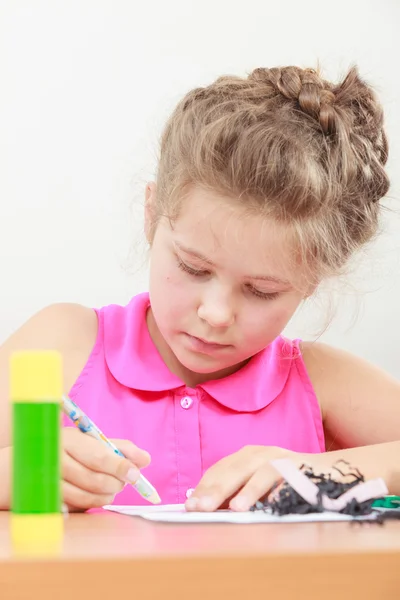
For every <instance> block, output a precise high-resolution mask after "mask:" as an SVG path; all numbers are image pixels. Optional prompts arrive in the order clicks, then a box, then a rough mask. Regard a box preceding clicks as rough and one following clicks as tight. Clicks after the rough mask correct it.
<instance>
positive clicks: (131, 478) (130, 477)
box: [125, 467, 140, 483]
mask: <svg viewBox="0 0 400 600" xmlns="http://www.w3.org/2000/svg"><path fill="white" fill-rule="evenodd" d="M139 475H140V472H139V469H136V468H135V467H131V468H130V469H129V471H128V472H127V474H126V478H125V481H127V482H128V483H136V482H137V480H138V479H139Z"/></svg>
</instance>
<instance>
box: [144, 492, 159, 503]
mask: <svg viewBox="0 0 400 600" xmlns="http://www.w3.org/2000/svg"><path fill="white" fill-rule="evenodd" d="M147 500H148V501H149V502H151V503H152V504H161V498H160V496H159V495H158V494H157V492H154V493H153V494H152V495H151V496H149V497H148V498H147Z"/></svg>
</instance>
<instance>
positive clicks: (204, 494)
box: [185, 455, 254, 511]
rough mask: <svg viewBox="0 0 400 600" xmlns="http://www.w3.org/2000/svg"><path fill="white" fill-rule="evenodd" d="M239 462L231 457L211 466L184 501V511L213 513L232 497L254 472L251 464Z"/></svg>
mask: <svg viewBox="0 0 400 600" xmlns="http://www.w3.org/2000/svg"><path fill="white" fill-rule="evenodd" d="M234 456H235V458H236V460H235V459H234ZM228 459H230V460H228ZM241 462H242V461H240V460H238V458H237V457H236V455H232V456H230V457H227V458H226V459H222V460H221V461H219V462H218V463H217V464H215V465H213V466H212V467H211V468H210V469H209V470H208V471H207V472H206V473H205V474H204V476H203V478H202V479H201V481H200V483H199V484H198V486H197V487H196V488H195V490H194V491H193V493H192V494H191V496H190V498H188V500H187V501H186V505H185V506H186V509H187V510H189V511H190V510H197V511H213V510H216V509H217V508H219V507H220V506H221V505H223V503H224V502H225V501H226V500H227V499H229V498H231V497H232V496H234V495H235V494H236V492H237V491H238V490H239V489H241V488H242V487H243V486H244V484H245V483H246V482H247V481H248V479H249V478H250V477H251V475H252V473H253V471H254V469H252V467H251V464H246V463H243V464H241Z"/></svg>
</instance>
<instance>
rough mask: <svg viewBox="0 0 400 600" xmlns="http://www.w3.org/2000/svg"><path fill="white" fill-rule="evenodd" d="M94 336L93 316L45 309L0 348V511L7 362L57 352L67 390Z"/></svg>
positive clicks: (5, 467)
mask: <svg viewBox="0 0 400 600" xmlns="http://www.w3.org/2000/svg"><path fill="white" fill-rule="evenodd" d="M96 335H97V317H96V315H95V313H94V312H93V311H92V310H91V309H88V308H84V307H82V306H78V305H73V304H56V305H53V306H49V307H47V308H45V309H43V310H41V311H40V312H39V313H37V314H36V315H35V316H33V317H32V318H31V319H29V321H27V322H26V323H25V324H24V325H23V326H22V327H21V328H20V329H18V331H16V332H15V333H14V334H13V335H12V336H11V337H10V338H9V339H8V340H7V341H6V342H4V344H2V345H1V346H0V510H4V509H7V508H9V505H10V462H11V460H10V459H11V451H12V449H11V447H10V446H11V443H12V442H11V411H10V399H9V360H10V355H11V353H12V352H14V351H17V350H29V349H35V350H58V351H59V352H60V353H61V354H62V357H63V371H64V389H65V390H69V389H70V388H71V387H72V385H73V383H74V382H75V380H76V379H77V377H78V376H79V374H80V372H81V370H82V369H83V367H84V365H85V363H86V361H87V358H88V356H89V354H90V351H91V349H92V347H93V345H94V343H95V340H96Z"/></svg>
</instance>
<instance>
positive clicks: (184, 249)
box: [175, 242, 291, 286]
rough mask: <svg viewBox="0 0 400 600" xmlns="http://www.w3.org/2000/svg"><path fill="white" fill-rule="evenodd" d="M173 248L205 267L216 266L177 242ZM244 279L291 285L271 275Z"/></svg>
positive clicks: (195, 251)
mask: <svg viewBox="0 0 400 600" xmlns="http://www.w3.org/2000/svg"><path fill="white" fill-rule="evenodd" d="M175 246H177V247H178V248H179V250H182V252H185V253H186V254H190V255H191V256H193V257H194V258H198V259H199V260H201V261H202V262H204V263H206V264H207V265H210V267H215V266H216V264H215V263H214V262H213V261H212V260H211V259H210V258H207V257H206V256H204V254H201V252H198V251H197V250H195V249H194V248H189V247H187V246H183V245H182V244H180V243H179V242H175ZM245 279H255V280H258V281H269V282H272V283H279V284H282V285H286V286H290V285H291V283H290V281H287V280H286V279H281V278H279V277H274V276H273V275H247V276H246V277H245Z"/></svg>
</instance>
